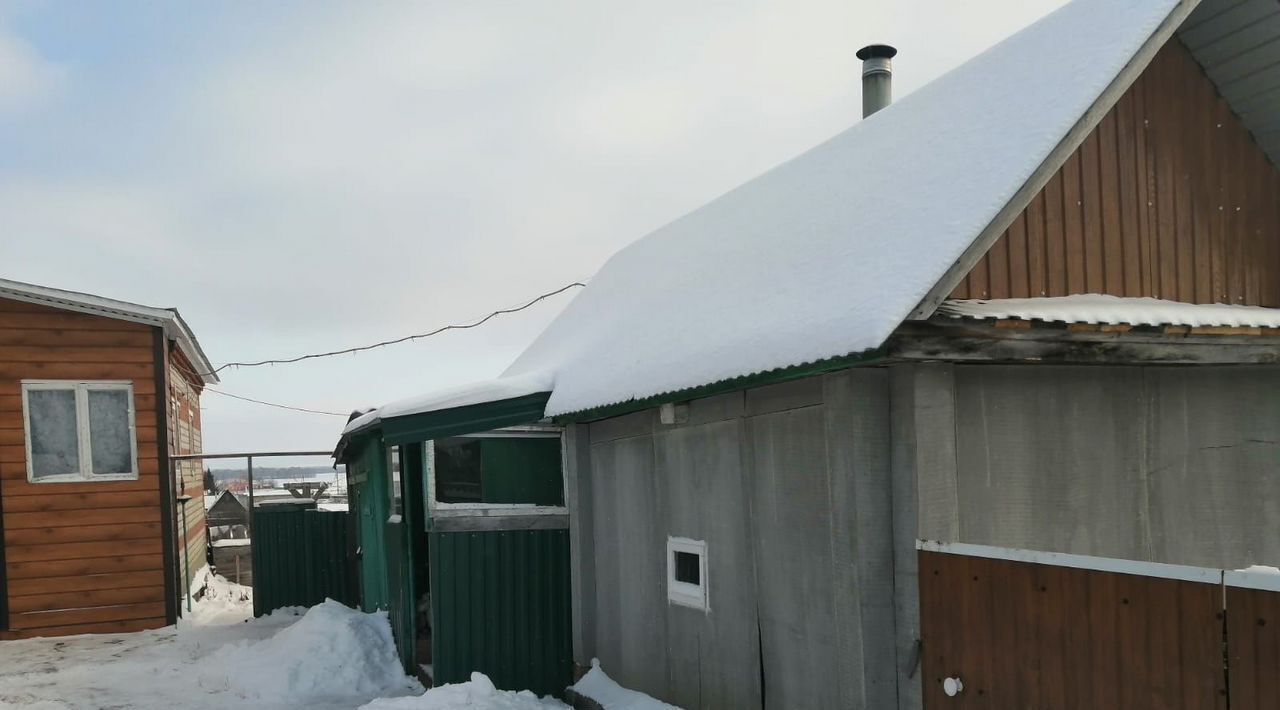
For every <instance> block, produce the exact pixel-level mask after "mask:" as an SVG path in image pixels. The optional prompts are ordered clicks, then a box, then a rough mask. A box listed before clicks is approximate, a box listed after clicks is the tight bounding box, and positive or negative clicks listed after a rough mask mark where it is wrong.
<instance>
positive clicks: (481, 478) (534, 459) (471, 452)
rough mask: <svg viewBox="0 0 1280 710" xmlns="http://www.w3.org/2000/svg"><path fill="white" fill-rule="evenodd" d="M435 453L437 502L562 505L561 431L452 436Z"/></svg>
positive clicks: (435, 446)
mask: <svg viewBox="0 0 1280 710" xmlns="http://www.w3.org/2000/svg"><path fill="white" fill-rule="evenodd" d="M432 454H433V456H432V463H431V466H432V476H433V478H434V483H435V501H436V502H437V503H445V504H458V503H464V504H473V505H476V504H478V505H531V506H563V505H564V477H563V475H562V474H561V462H560V438H559V436H557V435H554V434H553V435H532V434H523V435H506V436H457V437H450V438H447V439H438V440H436V441H434V442H432Z"/></svg>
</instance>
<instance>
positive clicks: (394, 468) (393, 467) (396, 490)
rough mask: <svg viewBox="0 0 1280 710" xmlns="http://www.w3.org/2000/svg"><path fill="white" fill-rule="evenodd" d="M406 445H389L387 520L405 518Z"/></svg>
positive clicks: (396, 520) (392, 520) (395, 520)
mask: <svg viewBox="0 0 1280 710" xmlns="http://www.w3.org/2000/svg"><path fill="white" fill-rule="evenodd" d="M404 475H405V470H404V447H402V446H401V445H399V444H397V445H395V446H388V447H387V507H388V510H387V522H388V523H399V522H401V521H403V520H404Z"/></svg>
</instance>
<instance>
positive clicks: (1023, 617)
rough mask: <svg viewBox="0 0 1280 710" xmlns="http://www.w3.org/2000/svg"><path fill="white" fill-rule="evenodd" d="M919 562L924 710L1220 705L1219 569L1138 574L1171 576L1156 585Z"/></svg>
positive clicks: (1019, 565)
mask: <svg viewBox="0 0 1280 710" xmlns="http://www.w3.org/2000/svg"><path fill="white" fill-rule="evenodd" d="M964 547H971V546H964ZM1057 557H1058V558H1065V557H1066V556H1057ZM1075 559H1076V560H1077V561H1078V560H1079V559H1083V558H1075ZM919 562H920V612H921V635H922V639H923V640H922V657H921V660H922V667H921V673H922V674H923V678H922V682H923V686H924V706H925V708H927V709H929V710H945V709H948V708H956V709H959V708H999V709H1002V710H1003V709H1008V708H1037V709H1040V708H1044V709H1049V708H1125V709H1126V710H1142V709H1145V708H1150V709H1152V710H1155V709H1157V708H1158V709H1165V708H1187V709H1189V710H1199V709H1201V708H1206V709H1208V708H1226V707H1227V677H1226V673H1225V671H1224V656H1223V633H1224V624H1223V616H1222V606H1223V605H1222V597H1223V592H1222V586H1221V581H1220V580H1221V576H1220V574H1221V573H1220V571H1216V570H1203V571H1201V572H1203V574H1201V573H1200V572H1196V571H1195V570H1194V568H1174V567H1173V566H1166V565H1147V566H1145V569H1147V570H1151V571H1157V572H1174V573H1181V574H1174V575H1173V576H1174V577H1175V578H1167V577H1163V578H1162V577H1158V576H1149V575H1147V574H1130V573H1120V572H1115V571H1105V570H1099V569H1087V568H1079V567H1071V566H1063V565H1059V564H1038V563H1032V562H1026V561H1019V560H1017V559H993V558H987V557H978V556H973V555H967V554H953V553H949V552H931V551H927V550H922V551H921V552H920V557H919ZM1117 566H1119V567H1121V568H1124V567H1123V566H1121V565H1117ZM1128 566H1130V567H1139V566H1140V565H1133V564H1128ZM1215 574H1216V575H1218V577H1217V580H1214V578H1213V577H1214V575H1215ZM1215 581H1216V583H1215ZM1277 623H1278V624H1280V620H1277ZM948 678H950V679H959V681H960V683H961V684H962V689H960V690H959V692H957V693H956V694H955V695H948V694H947V692H946V687H945V682H946V680H947V679H948ZM953 689H954V684H953ZM1239 707H1245V706H1234V705H1233V707H1232V710H1238V708H1239ZM1258 707H1280V705H1266V706H1258Z"/></svg>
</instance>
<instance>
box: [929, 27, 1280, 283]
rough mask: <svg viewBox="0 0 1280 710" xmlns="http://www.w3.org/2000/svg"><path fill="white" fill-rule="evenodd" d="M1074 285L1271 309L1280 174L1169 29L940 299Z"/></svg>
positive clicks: (1278, 250)
mask: <svg viewBox="0 0 1280 710" xmlns="http://www.w3.org/2000/svg"><path fill="white" fill-rule="evenodd" d="M1077 293H1105V294H1111V295H1114V296H1151V297H1153V298H1164V299H1168V300H1174V301H1183V302H1188V303H1234V304H1244V305H1255V306H1270V307H1280V171H1278V170H1277V169H1276V166H1275V165H1273V164H1272V163H1271V162H1270V161H1269V160H1268V159H1267V157H1266V155H1265V154H1264V153H1263V152H1262V150H1261V149H1260V148H1259V147H1258V145H1257V144H1256V143H1255V142H1254V140H1253V138H1252V136H1250V134H1249V133H1248V131H1246V130H1245V129H1244V127H1243V126H1241V125H1240V122H1239V120H1238V119H1237V118H1236V116H1235V115H1234V114H1233V113H1232V112H1231V110H1230V109H1229V108H1228V106H1227V104H1226V102H1225V101H1224V100H1223V99H1222V98H1221V97H1220V96H1218V95H1217V92H1216V90H1215V89H1214V86H1213V84H1212V82H1210V81H1209V79H1208V78H1207V77H1206V76H1205V75H1204V72H1203V71H1202V70H1201V68H1200V66H1199V64H1197V63H1196V61H1195V59H1194V58H1192V56H1191V54H1190V52H1188V51H1187V49H1186V48H1185V47H1184V46H1183V45H1182V43H1181V42H1179V41H1177V40H1172V41H1170V42H1169V43H1168V44H1167V45H1165V46H1164V48H1162V49H1161V50H1160V51H1159V52H1158V53H1157V54H1156V57H1155V59H1154V60H1153V61H1152V62H1151V64H1150V65H1149V66H1148V67H1147V69H1146V71H1144V72H1143V73H1142V75H1141V76H1140V77H1139V78H1138V80H1137V81H1136V82H1134V84H1133V86H1132V87H1130V88H1129V90H1128V91H1127V92H1125V94H1124V95H1123V96H1122V97H1121V98H1120V100H1119V102H1118V103H1117V104H1116V106H1115V107H1114V108H1112V110H1111V111H1110V112H1109V113H1108V114H1107V115H1106V117H1105V118H1103V120H1102V122H1101V123H1100V124H1099V125H1098V127H1097V128H1095V129H1094V131H1093V132H1092V133H1091V134H1090V135H1089V137H1088V138H1087V139H1086V140H1085V142H1084V144H1083V145H1082V146H1081V147H1080V148H1079V149H1077V150H1076V152H1075V153H1074V154H1072V155H1071V157H1070V158H1069V159H1068V160H1067V162H1066V164H1065V165H1063V166H1062V168H1061V169H1060V170H1059V171H1058V172H1057V174H1055V175H1054V176H1053V177H1052V178H1051V179H1050V181H1049V184H1048V185H1047V186H1046V187H1045V189H1044V190H1042V191H1041V192H1040V194H1039V195H1037V196H1036V197H1035V199H1034V200H1033V201H1032V202H1031V204H1030V205H1029V206H1028V207H1027V209H1026V210H1024V211H1023V213H1022V214H1021V215H1020V216H1019V217H1018V218H1017V219H1016V220H1015V222H1014V224H1013V225H1012V226H1011V227H1010V228H1009V230H1008V231H1007V232H1005V233H1004V234H1003V235H1002V236H1001V237H1000V238H999V239H998V240H997V241H996V242H995V244H993V245H992V247H991V249H990V250H989V251H988V252H987V254H986V255H985V256H984V257H983V258H982V259H981V260H980V261H979V262H978V263H977V264H976V265H975V266H974V268H973V270H972V271H970V272H969V274H968V276H967V277H966V278H965V279H964V280H963V281H961V282H960V285H959V286H957V287H956V289H955V290H954V291H953V292H952V294H951V296H952V298H1033V297H1038V296H1067V295H1071V294H1077Z"/></svg>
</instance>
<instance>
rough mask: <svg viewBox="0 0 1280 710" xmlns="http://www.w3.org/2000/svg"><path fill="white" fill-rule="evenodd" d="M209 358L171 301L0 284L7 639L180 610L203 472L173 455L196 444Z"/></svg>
mask: <svg viewBox="0 0 1280 710" xmlns="http://www.w3.org/2000/svg"><path fill="white" fill-rule="evenodd" d="M212 369H213V368H212V367H211V365H210V364H209V361H208V359H207V358H206V357H205V355H204V353H203V352H202V351H201V349H200V345H199V343H197V342H196V339H195V336H194V335H193V334H192V333H191V330H190V329H189V328H188V327H187V325H186V323H185V322H183V320H182V317H181V316H179V315H178V312H177V311H176V310H173V309H168V308H152V307H149V306H140V305H137V304H133V303H125V302H123V301H116V300H113V299H108V298H103V297H100V296H92V295H89V294H84V293H76V292H72V291H63V290H60V289H54V288H47V287H43V286H34V285H31V284H25V283H19V282H16V281H8V280H0V437H2V438H0V506H2V507H3V511H4V512H3V533H0V537H2V540H3V544H0V550H3V555H4V560H3V562H4V564H3V565H2V569H3V576H2V577H0V628H2V629H3V630H0V638H21V637H27V636H50V635H63V634H77V633H88V632H109V631H112V632H113V631H132V630H138V629H147V628H156V627H160V626H164V625H166V624H170V623H173V621H174V620H175V619H176V618H177V615H178V613H179V612H178V599H179V597H180V596H181V595H182V594H183V593H184V591H185V587H186V585H187V581H188V580H187V579H186V577H185V575H186V574H187V573H188V571H189V572H191V573H194V572H195V571H197V570H198V569H199V568H200V567H201V566H203V565H204V560H205V520H204V506H203V495H202V484H203V479H202V475H201V471H200V467H199V466H198V465H197V464H196V463H195V462H183V463H182V464H181V465H179V466H176V467H173V471H174V473H175V474H176V475H171V467H170V463H171V462H170V460H169V456H170V455H171V454H179V453H194V452H198V451H199V450H200V446H201V441H200V392H201V390H202V389H203V388H204V386H205V385H206V384H210V383H214V382H217V377H216V376H214V375H213V374H212V372H211V371H212ZM182 495H185V496H190V499H189V500H188V502H187V503H186V505H185V510H184V509H183V508H182V507H180V506H179V505H178V504H177V498H178V497H179V496H182ZM182 523H185V529H183V528H182V525H181V524H182Z"/></svg>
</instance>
